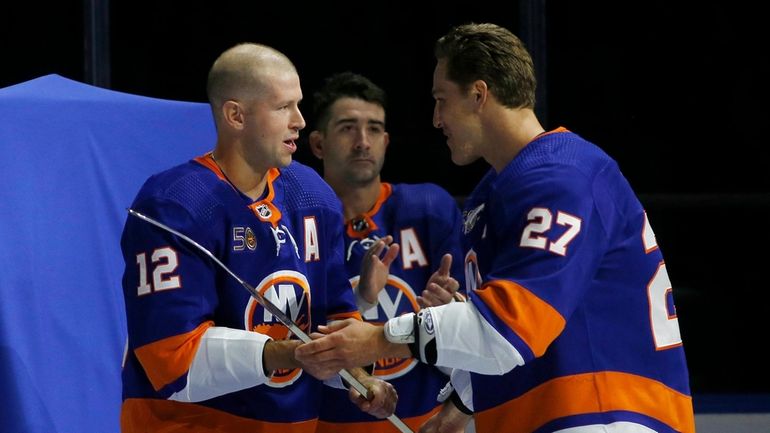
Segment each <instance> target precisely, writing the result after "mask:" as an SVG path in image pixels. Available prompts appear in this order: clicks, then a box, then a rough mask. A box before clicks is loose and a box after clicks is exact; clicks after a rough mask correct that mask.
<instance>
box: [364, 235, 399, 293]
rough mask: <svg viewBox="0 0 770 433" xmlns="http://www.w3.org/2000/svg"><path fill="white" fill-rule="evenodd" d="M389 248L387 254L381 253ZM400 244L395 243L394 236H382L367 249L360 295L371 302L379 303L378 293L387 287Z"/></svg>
mask: <svg viewBox="0 0 770 433" xmlns="http://www.w3.org/2000/svg"><path fill="white" fill-rule="evenodd" d="M385 248H387V251H386V252H385V255H384V256H383V257H382V259H380V254H381V253H382V251H383V250H384V249H385ZM398 250H399V246H398V244H394V243H393V236H390V235H388V236H385V237H384V238H380V239H378V240H377V242H375V243H374V244H372V246H371V247H369V249H368V250H366V254H364V257H363V259H361V277H360V278H359V279H358V288H357V289H358V290H357V292H358V296H360V297H362V298H363V299H364V300H365V301H366V302H367V303H369V304H376V303H377V295H378V294H379V293H380V290H382V289H383V288H385V284H387V282H388V274H390V264H391V263H393V260H395V259H396V257H398Z"/></svg>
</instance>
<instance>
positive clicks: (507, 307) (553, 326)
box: [475, 280, 566, 357]
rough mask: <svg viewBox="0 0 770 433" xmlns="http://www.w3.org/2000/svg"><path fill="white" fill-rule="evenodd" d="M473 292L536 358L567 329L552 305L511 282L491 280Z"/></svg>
mask: <svg viewBox="0 0 770 433" xmlns="http://www.w3.org/2000/svg"><path fill="white" fill-rule="evenodd" d="M475 292H476V296H478V297H479V298H480V299H481V300H482V301H483V302H484V304H486V305H487V306H488V307H489V309H490V310H491V311H492V313H494V314H495V315H496V316H497V317H498V318H499V319H500V320H502V321H503V322H504V323H505V324H506V325H507V326H508V327H509V328H511V329H512V330H513V332H515V333H516V335H518V336H519V337H520V338H521V339H522V340H523V341H524V342H525V343H526V344H527V345H528V346H529V348H530V350H532V353H534V354H535V356H536V357H538V356H541V355H542V354H543V353H545V350H546V349H547V348H548V346H549V345H550V344H551V342H553V340H555V339H556V337H557V336H558V335H559V334H560V333H561V331H563V330H564V327H565V326H566V321H565V320H564V317H562V315H561V314H560V313H559V312H558V311H557V310H556V309H555V308H554V307H553V306H551V304H549V303H547V302H545V301H543V300H542V299H540V298H538V297H537V296H535V295H534V294H533V293H532V292H530V291H529V290H527V289H526V288H524V287H522V286H520V285H518V284H516V283H514V282H511V281H505V280H493V281H490V282H488V283H486V284H484V286H482V287H481V288H480V289H477V290H475Z"/></svg>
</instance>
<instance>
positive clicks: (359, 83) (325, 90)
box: [313, 71, 386, 130]
mask: <svg viewBox="0 0 770 433" xmlns="http://www.w3.org/2000/svg"><path fill="white" fill-rule="evenodd" d="M346 97H347V98H356V99H362V100H364V101H366V102H371V103H374V104H377V105H379V106H381V107H382V108H383V109H385V108H386V107H385V105H386V96H385V91H384V90H382V89H381V88H380V87H379V86H377V85H376V84H374V83H372V81H371V80H369V79H368V78H366V77H364V76H363V75H359V74H355V73H353V72H349V71H348V72H340V73H337V74H334V75H331V76H329V77H328V78H326V80H325V81H324V85H323V87H321V88H320V89H319V90H318V91H316V92H315V93H314V94H313V117H314V118H315V128H316V129H318V130H321V129H325V128H326V124H327V123H328V122H329V117H330V115H331V113H330V111H329V108H330V107H331V106H332V104H334V102H335V101H337V100H338V99H340V98H346Z"/></svg>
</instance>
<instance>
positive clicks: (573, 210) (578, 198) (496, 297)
mask: <svg viewBox="0 0 770 433" xmlns="http://www.w3.org/2000/svg"><path fill="white" fill-rule="evenodd" d="M592 182H593V181H592V179H590V178H587V177H586V176H584V175H583V174H582V173H581V172H579V171H578V170H575V169H574V168H570V167H566V168H561V167H557V168H553V167H547V168H543V169H538V170H534V171H532V172H530V173H529V174H528V175H527V176H526V177H525V178H523V179H518V180H517V182H516V184H515V185H516V186H515V187H513V188H508V189H505V190H502V189H501V191H500V194H499V195H497V196H496V199H495V200H494V201H492V202H491V203H490V206H489V208H490V214H489V216H488V224H489V227H488V231H487V236H490V235H491V236H493V237H492V238H491V239H486V240H485V242H486V243H488V244H490V245H492V247H491V250H492V251H494V253H493V254H492V255H491V256H490V257H488V260H491V265H490V267H489V269H488V271H487V272H485V275H484V278H483V280H482V285H481V287H480V288H478V289H477V290H476V291H475V293H474V295H473V299H474V301H475V302H476V307H477V308H478V310H479V312H480V313H481V315H482V316H483V317H484V318H485V319H486V320H487V321H488V322H489V323H490V324H491V325H492V326H493V327H494V328H495V329H497V330H498V332H499V333H500V334H501V335H502V336H503V337H504V338H505V339H506V340H507V341H508V342H509V343H510V344H512V345H513V346H514V347H515V348H516V350H517V351H518V352H519V353H520V354H521V355H522V357H523V358H524V361H525V362H526V361H528V360H531V359H533V358H534V357H538V356H541V355H542V354H543V353H544V352H545V350H546V349H547V347H548V346H549V345H550V344H551V342H552V341H553V340H554V339H556V337H557V336H558V335H559V334H560V333H561V332H562V330H563V329H564V327H565V324H566V321H567V320H568V318H569V317H570V315H571V314H572V312H573V311H574V310H575V308H576V306H577V305H578V304H579V303H580V302H581V300H582V298H583V295H584V292H585V290H586V288H587V287H588V286H589V282H590V279H591V278H592V276H593V275H594V274H595V273H596V269H597V267H598V264H599V262H600V259H601V257H602V255H603V254H604V252H605V249H606V239H607V236H606V233H605V230H604V227H603V226H602V224H601V219H600V218H598V209H597V204H596V201H595V199H594V195H593V186H592ZM480 259H481V258H480Z"/></svg>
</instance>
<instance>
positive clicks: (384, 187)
mask: <svg viewBox="0 0 770 433" xmlns="http://www.w3.org/2000/svg"><path fill="white" fill-rule="evenodd" d="M392 193H393V187H392V186H391V185H390V184H389V183H387V182H382V183H381V184H380V195H379V196H377V201H375V202H374V206H372V208H371V209H369V211H367V212H364V214H363V215H359V216H357V217H355V218H353V219H351V220H350V221H348V222H347V223H346V224H345V225H346V229H345V231H346V233H347V235H348V237H350V238H353V239H363V238H365V237H366V236H367V235H368V234H369V233H371V232H373V231H375V230H377V228H378V227H377V224H375V222H374V218H373V217H374V216H375V215H377V212H379V211H380V208H381V207H382V204H383V203H385V200H387V199H388V197H390V194H392ZM361 219H364V220H366V228H365V229H364V230H361V231H358V230H355V229H354V228H353V222H354V221H356V220H361Z"/></svg>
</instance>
